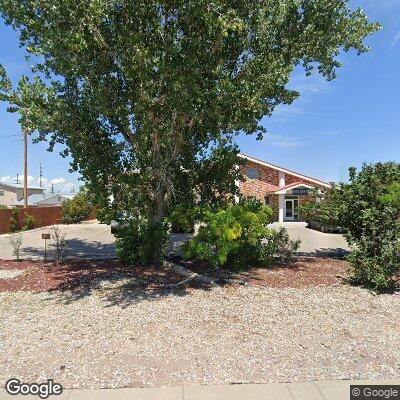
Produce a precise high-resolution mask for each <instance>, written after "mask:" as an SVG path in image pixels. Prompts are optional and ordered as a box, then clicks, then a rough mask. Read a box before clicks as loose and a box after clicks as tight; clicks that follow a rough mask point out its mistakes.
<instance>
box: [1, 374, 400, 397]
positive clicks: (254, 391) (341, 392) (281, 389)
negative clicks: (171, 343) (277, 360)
mask: <svg viewBox="0 0 400 400" xmlns="http://www.w3.org/2000/svg"><path fill="white" fill-rule="evenodd" d="M350 385H400V379H387V380H383V381H382V380H373V381H366V380H365V381H320V382H305V383H288V384H286V383H272V384H259V385H253V384H248V385H247V384H246V385H219V386H193V387H181V386H178V387H163V388H133V389H129V388H127V389H82V390H80V389H72V390H65V391H64V392H63V393H62V395H61V396H51V397H49V398H50V399H55V400H114V399H115V400H349V399H350ZM18 398H23V399H38V397H36V396H35V397H34V396H10V395H8V394H7V393H6V392H5V391H4V390H0V400H3V399H10V400H11V399H18Z"/></svg>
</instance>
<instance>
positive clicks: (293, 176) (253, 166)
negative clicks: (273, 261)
mask: <svg viewBox="0 0 400 400" xmlns="http://www.w3.org/2000/svg"><path fill="white" fill-rule="evenodd" d="M239 157H240V158H243V159H245V160H246V165H245V166H242V167H241V172H242V174H243V176H244V178H245V181H244V182H240V183H238V184H239V189H240V193H242V194H243V195H244V196H246V197H254V198H257V199H259V200H261V201H262V202H264V203H265V204H269V205H270V206H271V207H272V209H273V212H274V220H275V221H279V222H284V221H299V220H300V217H299V214H298V212H297V207H298V205H299V204H300V203H301V202H302V201H310V200H312V201H316V199H315V198H310V194H309V191H310V190H312V189H320V190H321V191H324V190H326V189H327V188H330V187H331V185H330V184H329V183H326V182H323V181H321V180H319V179H315V178H311V177H309V176H306V175H303V174H300V173H298V172H294V171H290V170H288V169H286V168H282V167H278V166H277V165H273V164H270V163H268V162H266V161H262V160H259V159H257V158H254V157H251V156H247V155H244V154H239Z"/></svg>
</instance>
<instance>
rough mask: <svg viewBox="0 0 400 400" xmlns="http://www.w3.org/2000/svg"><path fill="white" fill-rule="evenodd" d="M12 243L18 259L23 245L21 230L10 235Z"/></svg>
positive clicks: (13, 251) (14, 253)
mask: <svg viewBox="0 0 400 400" xmlns="http://www.w3.org/2000/svg"><path fill="white" fill-rule="evenodd" d="M10 244H11V246H12V249H13V250H12V253H13V255H14V256H15V258H16V259H17V261H19V260H20V258H19V255H20V251H21V246H22V234H21V233H20V232H18V233H13V234H12V235H10Z"/></svg>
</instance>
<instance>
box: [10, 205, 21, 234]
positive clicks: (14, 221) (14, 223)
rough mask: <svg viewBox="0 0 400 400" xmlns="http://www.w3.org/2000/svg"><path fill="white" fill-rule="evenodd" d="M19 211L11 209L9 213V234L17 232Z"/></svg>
mask: <svg viewBox="0 0 400 400" xmlns="http://www.w3.org/2000/svg"><path fill="white" fill-rule="evenodd" d="M18 216H19V209H18V208H17V207H15V208H13V209H12V211H11V217H10V229H11V232H18V231H19V229H20V228H19V219H18Z"/></svg>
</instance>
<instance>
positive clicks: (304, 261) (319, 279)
mask: <svg viewBox="0 0 400 400" xmlns="http://www.w3.org/2000/svg"><path fill="white" fill-rule="evenodd" d="M174 261H175V262H180V264H182V265H183V266H184V267H186V268H188V269H190V270H192V271H194V272H197V273H198V274H202V275H207V276H210V277H213V278H214V279H216V280H217V281H219V280H220V281H224V280H225V279H238V280H241V281H244V282H246V283H249V284H252V285H257V286H268V287H275V288H284V287H291V288H303V287H309V286H332V285H338V284H340V283H342V281H343V278H345V277H347V276H348V272H347V270H348V263H347V262H346V261H344V260H338V259H336V258H327V257H304V256H303V257H295V258H294V259H293V261H291V262H290V263H289V264H286V265H278V266H275V267H273V268H251V269H249V270H247V271H241V272H236V273H234V272H231V271H229V270H224V269H214V268H211V267H210V266H208V265H207V264H206V263H202V262H193V261H183V260H179V259H177V258H176V259H175V260H174Z"/></svg>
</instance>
